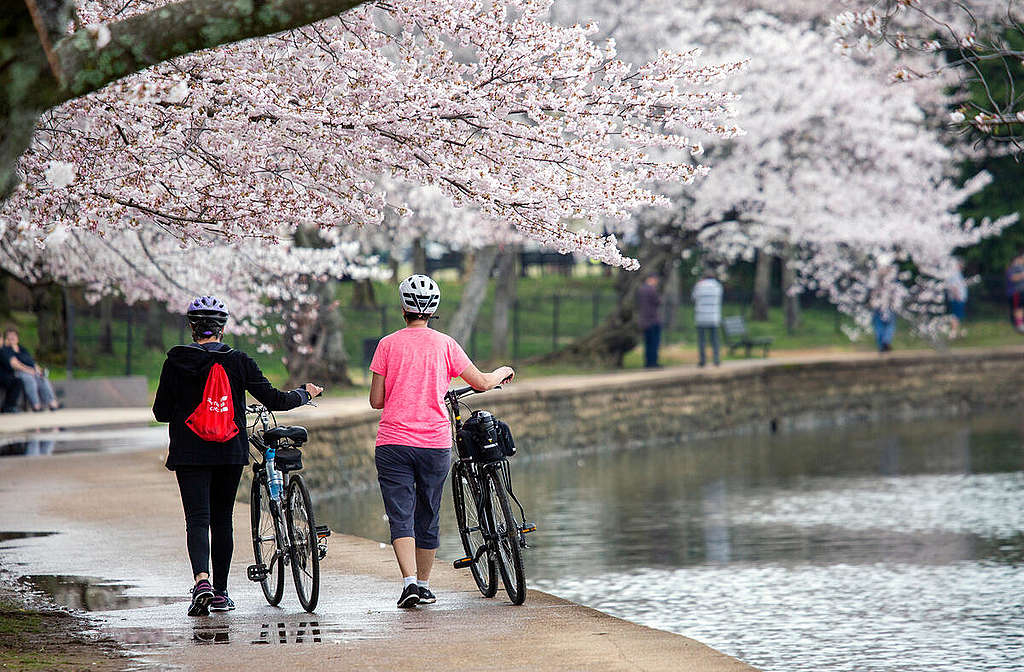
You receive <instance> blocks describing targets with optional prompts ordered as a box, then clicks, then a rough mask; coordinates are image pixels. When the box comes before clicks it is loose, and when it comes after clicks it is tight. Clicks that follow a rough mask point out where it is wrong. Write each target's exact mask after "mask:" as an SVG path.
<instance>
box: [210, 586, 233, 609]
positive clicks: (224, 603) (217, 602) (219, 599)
mask: <svg viewBox="0 0 1024 672" xmlns="http://www.w3.org/2000/svg"><path fill="white" fill-rule="evenodd" d="M234 608H235V603H234V602H233V601H232V600H231V598H230V597H228V591H226V590H225V591H223V592H221V591H219V590H215V591H213V601H212V602H210V611H232V610H233V609H234Z"/></svg>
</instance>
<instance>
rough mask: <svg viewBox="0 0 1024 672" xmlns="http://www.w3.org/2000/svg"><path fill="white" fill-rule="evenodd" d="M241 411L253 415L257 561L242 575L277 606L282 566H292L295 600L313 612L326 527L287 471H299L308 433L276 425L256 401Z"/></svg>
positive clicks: (251, 440)
mask: <svg viewBox="0 0 1024 672" xmlns="http://www.w3.org/2000/svg"><path fill="white" fill-rule="evenodd" d="M314 405H315V404H314ZM245 411H246V413H247V414H252V415H255V416H256V420H254V421H253V424H252V426H251V427H250V428H249V429H250V433H249V444H250V445H249V450H250V453H253V457H254V461H253V465H252V471H253V477H252V489H251V492H250V498H249V506H250V509H249V510H250V519H251V523H252V548H253V555H254V556H255V557H256V564H254V565H250V566H249V567H248V570H247V572H246V573H247V575H248V577H249V580H250V581H255V582H257V583H259V584H260V587H261V588H262V589H263V596H264V597H266V598H267V602H268V603H270V605H271V606H277V605H278V604H279V603H280V602H281V598H282V597H283V596H284V568H285V565H291V568H292V578H293V580H294V581H295V592H296V594H297V595H298V598H299V603H300V604H302V608H303V609H305V610H306V611H308V612H310V613H312V612H313V610H314V609H316V605H317V601H318V600H319V598H320V561H321V560H323V559H324V557H325V556H326V555H327V537H329V536H331V530H330V529H329V528H328V527H327V526H326V525H317V524H316V520H315V518H314V516H313V503H312V500H311V499H310V497H309V490H308V488H306V483H305V481H304V480H303V479H302V476H300V475H299V474H293V473H292V472H294V471H298V470H300V469H302V453H301V451H300V448H301V446H302V444H304V443H305V442H306V441H307V439H308V434H307V432H306V428H305V427H298V426H294V427H289V426H278V425H277V419H276V418H275V417H274V414H273V413H272V412H271V411H269V410H268V409H267V408H266V407H264V406H261V405H259V404H252V405H250V406H246V407H245ZM271 422H273V424H274V426H273V427H271V426H270V424H271ZM257 424H259V425H261V428H257Z"/></svg>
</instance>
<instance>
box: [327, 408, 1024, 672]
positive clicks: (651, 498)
mask: <svg viewBox="0 0 1024 672" xmlns="http://www.w3.org/2000/svg"><path fill="white" fill-rule="evenodd" d="M1022 433H1024V432H1022V428H1021V426H1020V425H1019V424H1017V423H1016V422H1015V421H1014V418H1013V416H1012V414H1011V415H1009V416H1000V417H984V418H979V419H975V420H973V421H949V422H928V423H911V424H904V425H896V426H880V427H874V428H867V429H860V430H844V431H835V430H834V431H829V432H821V433H807V434H792V435H785V436H763V437H743V438H734V439H721V440H715V441H709V442H692V443H685V444H681V445H679V446H675V447H667V448H666V447H658V448H654V447H651V448H641V449H637V450H630V451H620V452H613V451H608V452H601V453H597V454H594V455H589V456H585V457H583V458H571V459H550V460H542V459H534V460H532V461H527V460H520V459H519V458H516V460H517V461H516V462H515V464H514V465H513V480H514V483H515V486H516V491H517V493H518V494H519V495H520V498H521V499H522V500H523V502H524V503H525V504H526V505H527V508H528V511H529V516H530V518H531V519H533V520H536V522H537V523H538V526H539V530H538V532H537V533H535V534H534V535H531V543H532V544H533V546H534V548H532V549H531V550H529V551H528V552H527V554H526V556H527V576H528V579H529V583H530V585H532V586H533V587H538V588H542V589H544V590H548V591H549V592H553V593H555V594H558V595H560V596H563V597H566V598H568V599H572V600H574V601H577V602H581V603H583V604H587V605H589V606H593V607H596V608H598V609H601V610H603V611H606V612H609V613H612V614H614V615H617V616H621V617H623V618H626V619H629V620H632V621H636V622H639V623H643V624H646V625H651V626H653V627H658V628H663V629H666V630H671V631H674V632H679V633H682V634H685V635H688V636H691V637H695V638H697V639H699V640H701V641H703V642H705V643H707V644H709V645H711V646H714V647H715V648H718V649H720V650H722V651H724V652H726V653H730V654H732V655H735V656H737V657H739V658H740V659H742V660H744V661H746V662H749V663H751V664H753V665H755V666H757V667H760V668H762V669H765V670H780V671H781V670H796V669H806V670H829V671H839V670H858V671H882V670H886V671H888V670H895V669H898V670H901V671H911V670H921V671H924V670H935V669H943V670H963V671H968V670H970V671H972V672H973V671H974V670H980V669H998V670H1024V448H1022ZM319 507H320V511H319V518H320V519H321V520H323V522H326V523H329V524H330V525H331V527H332V528H334V529H337V530H341V531H345V532H349V533H354V534H359V535H363V536H369V537H372V538H377V539H380V540H382V541H386V540H387V537H388V528H387V522H386V521H385V520H384V519H383V516H382V513H383V507H382V505H381V503H380V495H379V493H377V492H373V491H370V492H363V493H356V494H353V495H348V496H343V497H336V498H332V499H328V500H321V501H320V504H319ZM450 509H451V504H450V498H449V496H448V495H447V494H446V501H445V516H444V518H443V521H442V548H441V551H440V556H441V557H445V558H455V557H459V556H461V555H462V549H461V547H460V546H459V542H458V538H457V536H456V534H455V527H454V521H453V516H452V515H451V510H450Z"/></svg>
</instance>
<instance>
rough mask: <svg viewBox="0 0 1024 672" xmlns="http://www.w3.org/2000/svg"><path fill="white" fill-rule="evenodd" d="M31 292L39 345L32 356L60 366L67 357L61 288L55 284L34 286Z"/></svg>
mask: <svg viewBox="0 0 1024 672" xmlns="http://www.w3.org/2000/svg"><path fill="white" fill-rule="evenodd" d="M31 292H32V312H33V313H35V315H36V320H37V325H38V333H39V344H38V345H37V346H36V351H35V353H33V354H35V355H37V357H36V359H41V360H45V361H46V362H48V363H50V364H53V365H57V364H62V363H63V362H64V360H65V358H66V357H67V329H66V323H65V321H64V296H63V293H62V292H61V288H60V287H59V286H58V285H55V284H46V285H35V286H33V287H32V288H31Z"/></svg>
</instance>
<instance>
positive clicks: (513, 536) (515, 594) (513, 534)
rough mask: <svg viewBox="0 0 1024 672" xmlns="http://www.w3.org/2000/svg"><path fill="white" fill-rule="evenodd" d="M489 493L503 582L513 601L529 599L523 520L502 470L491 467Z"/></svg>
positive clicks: (488, 474)
mask: <svg viewBox="0 0 1024 672" xmlns="http://www.w3.org/2000/svg"><path fill="white" fill-rule="evenodd" d="M487 496H488V499H489V500H490V509H491V511H490V515H491V518H492V519H493V522H494V524H493V525H492V529H493V530H494V536H495V537H496V538H497V546H498V554H497V555H498V569H499V570H501V582H502V583H503V584H505V592H506V593H508V599H510V600H511V601H512V604H522V603H523V602H525V601H526V572H525V571H524V570H523V553H522V549H521V547H520V545H519V523H517V522H516V519H515V517H514V516H513V515H512V508H511V507H510V506H509V504H508V494H507V493H506V492H505V484H504V483H502V480H501V476H500V474H499V473H498V472H497V471H495V470H490V469H489V470H488V471H487Z"/></svg>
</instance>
